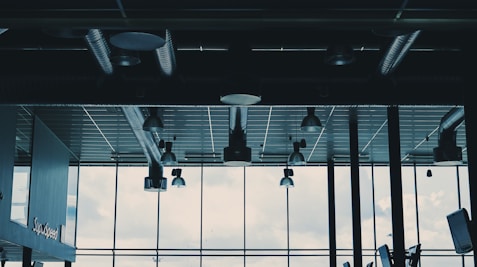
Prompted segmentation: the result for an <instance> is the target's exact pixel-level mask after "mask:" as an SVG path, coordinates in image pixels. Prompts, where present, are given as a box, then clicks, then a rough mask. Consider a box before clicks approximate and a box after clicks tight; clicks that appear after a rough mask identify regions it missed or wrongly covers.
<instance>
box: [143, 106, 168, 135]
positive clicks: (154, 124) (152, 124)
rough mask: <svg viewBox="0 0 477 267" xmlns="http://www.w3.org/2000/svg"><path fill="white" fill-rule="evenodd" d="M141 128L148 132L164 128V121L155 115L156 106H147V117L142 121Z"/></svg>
mask: <svg viewBox="0 0 477 267" xmlns="http://www.w3.org/2000/svg"><path fill="white" fill-rule="evenodd" d="M142 129H143V130H144V131H148V132H159V131H162V130H163V129H164V123H162V120H161V118H159V115H157V108H155V107H152V108H149V117H147V119H146V120H145V121H144V123H143V125H142Z"/></svg>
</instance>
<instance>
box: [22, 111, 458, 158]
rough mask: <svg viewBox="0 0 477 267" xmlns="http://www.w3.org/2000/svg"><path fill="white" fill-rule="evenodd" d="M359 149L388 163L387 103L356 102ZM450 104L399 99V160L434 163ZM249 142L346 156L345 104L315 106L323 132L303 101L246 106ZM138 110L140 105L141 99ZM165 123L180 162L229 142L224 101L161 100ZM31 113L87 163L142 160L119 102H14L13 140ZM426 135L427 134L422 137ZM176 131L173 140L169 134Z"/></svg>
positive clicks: (256, 153) (270, 152)
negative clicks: (297, 144)
mask: <svg viewBox="0 0 477 267" xmlns="http://www.w3.org/2000/svg"><path fill="white" fill-rule="evenodd" d="M353 108H356V109H357V124H358V150H359V152H360V154H361V156H360V161H361V162H363V163H366V162H374V163H387V162H388V161H389V155H388V136H387V133H388V132H387V127H388V125H387V107H386V106H357V107H353ZM451 108H452V106H426V107H417V106H401V107H399V112H400V138H401V154H402V159H403V162H405V163H407V162H418V163H427V164H432V160H433V159H432V149H433V148H434V147H435V146H437V136H438V131H437V130H438V127H439V124H440V121H441V118H442V117H443V116H444V115H445V114H446V113H447V112H449V110H450V109H451ZM247 109H248V113H247V114H248V115H247V127H246V129H247V134H246V139H247V146H248V147H250V148H251V149H252V161H253V162H254V164H258V165H267V164H270V165H277V164H284V163H285V162H286V158H287V156H288V154H289V153H291V152H292V151H293V145H292V143H293V142H294V141H300V140H301V139H305V141H306V147H302V148H300V152H302V153H303V155H304V156H305V158H306V159H307V162H308V163H309V164H320V163H324V162H326V161H327V160H328V159H330V158H332V159H335V161H337V162H349V150H350V147H349V125H350V124H349V123H350V122H349V119H350V106H316V111H315V114H316V115H317V116H318V117H319V118H320V120H321V122H322V124H323V129H322V131H321V132H313V133H309V132H302V131H300V130H299V126H300V123H301V120H302V118H303V117H304V116H305V115H306V106H260V105H257V106H249V107H248V108H247ZM141 110H142V111H143V113H144V117H147V116H148V114H147V112H146V108H145V107H142V108H141ZM160 110H161V111H160V114H161V118H162V119H163V121H164V125H165V128H164V130H163V131H162V132H160V133H158V134H157V136H156V139H155V140H156V142H158V141H159V140H160V139H162V140H164V141H171V142H173V148H172V151H173V152H174V153H175V154H176V156H177V158H178V160H179V162H180V164H198V163H206V164H220V163H222V156H223V149H224V148H225V147H227V146H228V145H229V142H228V141H229V135H228V134H229V129H228V126H229V107H228V106H163V107H160ZM30 113H31V114H32V115H33V114H34V115H38V117H39V118H40V119H41V120H42V121H43V122H44V123H45V124H46V125H47V126H48V127H50V128H51V130H52V131H53V132H54V133H55V134H56V135H57V136H58V137H59V139H60V140H62V141H63V142H64V143H65V145H66V146H67V147H69V149H70V150H71V151H72V153H73V154H74V155H76V156H77V157H78V158H79V160H80V161H81V162H83V163H85V164H113V163H114V161H113V160H111V159H115V158H114V156H117V158H118V160H119V161H120V162H123V163H127V162H128V163H136V164H137V163H139V164H147V161H146V158H145V157H144V155H143V150H142V149H141V146H140V145H139V143H138V140H137V139H136V136H135V135H134V132H133V131H132V128H131V125H130V124H129V122H128V121H127V119H126V118H125V116H124V114H123V113H122V111H121V109H120V106H93V105H91V106H26V107H19V108H18V130H17V136H18V137H17V138H20V139H21V141H22V143H21V142H19V141H17V145H18V147H20V146H25V144H28V140H27V139H26V138H25V137H27V136H28V135H29V134H31V127H32V125H31V122H30V123H29V120H30V119H28V118H29V117H30ZM426 136H429V141H428V142H427V141H425V138H426ZM174 137H175V140H174ZM457 144H458V145H459V146H462V147H463V148H464V159H465V158H466V154H465V125H464V123H462V125H460V126H459V128H458V129H457Z"/></svg>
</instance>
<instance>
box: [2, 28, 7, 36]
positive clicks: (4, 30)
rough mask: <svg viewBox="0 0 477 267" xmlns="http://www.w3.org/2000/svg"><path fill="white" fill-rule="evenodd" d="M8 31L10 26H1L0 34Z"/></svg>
mask: <svg viewBox="0 0 477 267" xmlns="http://www.w3.org/2000/svg"><path fill="white" fill-rule="evenodd" d="M6 31H8V28H0V35H2V34H3V33H4V32H6Z"/></svg>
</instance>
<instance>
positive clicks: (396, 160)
mask: <svg viewBox="0 0 477 267" xmlns="http://www.w3.org/2000/svg"><path fill="white" fill-rule="evenodd" d="M387 111H388V112H387V113H388V146H389V172H390V179H391V212H392V229H393V233H392V235H393V260H394V266H393V267H404V266H405V249H404V217H403V200H402V177H401V139H400V138H401V137H400V134H399V108H398V107H397V106H389V107H388V110H387Z"/></svg>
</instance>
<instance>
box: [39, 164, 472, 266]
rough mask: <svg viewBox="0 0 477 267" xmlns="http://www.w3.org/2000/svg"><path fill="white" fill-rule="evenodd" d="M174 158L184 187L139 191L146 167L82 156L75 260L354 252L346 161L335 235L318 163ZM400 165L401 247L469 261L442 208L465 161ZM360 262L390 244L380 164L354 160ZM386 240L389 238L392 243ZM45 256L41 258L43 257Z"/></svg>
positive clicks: (435, 259)
mask: <svg viewBox="0 0 477 267" xmlns="http://www.w3.org/2000/svg"><path fill="white" fill-rule="evenodd" d="M283 168H284V167H280V166H275V167H260V166H256V167H255V166H254V167H225V166H220V167H211V166H204V167H200V166H198V167H182V176H183V177H184V178H185V180H186V187H182V188H176V187H171V186H170V182H171V181H172V178H173V176H172V175H171V171H172V168H171V167H165V168H164V176H165V177H167V178H168V183H169V185H168V189H167V191H165V192H149V191H144V188H143V186H144V183H143V182H144V177H145V176H147V171H148V170H147V167H137V166H136V167H123V166H121V167H98V166H82V167H81V170H80V177H79V196H78V198H79V199H78V225H77V227H78V233H77V246H78V251H77V252H78V256H77V260H76V262H75V263H73V264H74V265H75V266H85V267H86V266H88V267H91V266H102V267H104V266H111V267H116V266H121V267H125V266H137V265H138V264H140V265H141V266H151V267H157V266H159V265H161V266H177V267H183V266H184V267H185V266H194V267H196V266H217V265H227V266H273V267H277V266H283V267H289V266H304V265H307V266H308V265H310V266H329V264H330V258H329V255H330V251H329V240H330V238H336V245H337V261H336V262H337V265H338V266H341V265H342V264H343V263H344V262H345V261H350V262H352V259H353V257H352V253H353V251H352V246H353V243H352V218H351V197H350V191H351V188H350V182H349V175H350V168H349V166H345V165H343V166H339V165H338V166H335V183H336V190H335V196H336V199H335V203H336V205H335V209H336V237H330V236H329V226H328V220H329V218H328V182H327V181H328V177H327V175H328V174H327V167H326V166H293V167H291V168H292V169H293V170H294V176H293V177H292V179H293V180H294V184H295V186H294V187H292V188H288V189H287V188H284V187H280V185H279V183H280V179H281V178H282V177H283ZM427 169H428V167H426V166H414V165H409V166H403V167H402V177H403V205H404V210H403V213H404V220H405V222H404V225H405V244H406V247H409V246H412V245H414V244H416V243H421V244H422V255H421V266H433V267H436V266H437V267H448V266H473V258H472V257H471V256H472V254H469V255H465V256H461V255H457V254H455V252H454V251H453V244H452V240H451V236H450V232H449V229H448V225H447V221H446V215H447V214H449V213H451V212H452V211H454V210H456V209H458V208H459V207H466V208H470V207H469V189H468V177H467V176H468V175H467V168H466V167H455V166H453V167H437V166H433V167H432V172H433V176H432V177H428V176H427V175H426V172H427ZM360 177H361V179H360V183H361V184H360V191H361V192H360V198H361V217H362V218H361V225H362V229H361V231H362V237H363V238H362V241H363V245H362V248H363V251H362V254H363V263H364V264H366V263H368V262H371V261H373V262H375V266H377V267H379V266H381V262H380V259H379V256H377V254H376V253H375V251H376V248H377V247H379V246H380V245H382V244H384V243H386V244H388V245H390V246H392V217H391V207H390V196H391V194H390V180H389V168H388V167H387V166H374V165H368V166H365V165H363V166H361V167H360ZM391 248H392V247H391ZM46 264H47V265H48V263H46Z"/></svg>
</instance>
